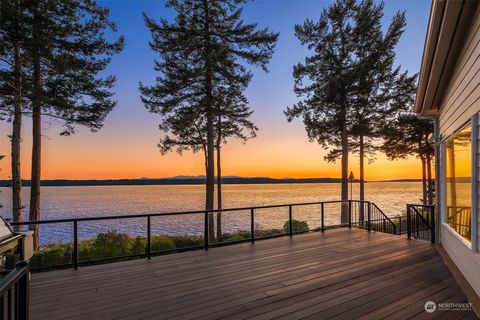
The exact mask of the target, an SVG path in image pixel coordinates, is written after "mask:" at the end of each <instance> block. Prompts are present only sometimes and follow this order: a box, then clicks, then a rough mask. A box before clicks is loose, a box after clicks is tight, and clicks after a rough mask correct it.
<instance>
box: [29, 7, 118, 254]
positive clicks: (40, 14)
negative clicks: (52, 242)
mask: <svg viewBox="0 0 480 320" xmlns="http://www.w3.org/2000/svg"><path fill="white" fill-rule="evenodd" d="M28 10H29V12H30V16H31V30H32V31H31V32H32V39H31V41H30V42H29V44H28V46H27V48H26V51H27V52H29V54H28V56H29V57H30V59H31V62H30V63H31V70H32V71H31V73H30V77H31V80H30V81H31V82H32V94H31V98H30V99H31V109H32V111H31V116H32V120H33V126H32V133H33V136H32V171H31V193H30V215H29V218H30V220H31V221H34V220H39V218H40V181H41V139H42V130H41V124H42V117H44V116H49V117H53V118H56V119H59V120H62V121H63V123H64V130H63V131H62V132H61V134H63V135H70V134H73V133H75V126H76V125H82V126H85V127H88V128H90V129H91V130H92V131H97V130H99V129H100V128H101V127H102V125H103V122H104V120H105V118H106V116H107V114H108V113H109V112H110V111H111V110H112V108H113V107H114V106H115V104H116V102H115V101H114V100H113V97H112V96H113V93H112V92H111V89H112V87H113V85H114V83H115V77H114V76H103V75H100V73H101V72H102V71H104V70H105V68H106V67H107V65H108V63H109V62H110V60H111V57H112V55H113V54H115V53H118V52H120V51H121V50H122V48H123V43H124V39H123V37H120V38H119V39H118V40H116V41H113V42H110V41H108V40H107V39H106V35H105V34H104V31H105V30H110V31H113V32H115V31H116V28H115V25H114V23H112V22H111V21H109V20H108V16H109V11H108V10H107V9H105V8H103V7H100V6H98V5H97V4H96V3H95V1H92V0H69V1H48V0H38V1H34V2H32V3H31V4H30V6H29V7H28ZM31 228H32V229H33V230H34V231H35V241H34V245H35V248H38V225H32V226H31Z"/></svg>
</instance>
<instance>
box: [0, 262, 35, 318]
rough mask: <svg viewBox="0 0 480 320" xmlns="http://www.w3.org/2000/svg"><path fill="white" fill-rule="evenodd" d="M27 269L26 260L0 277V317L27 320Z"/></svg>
mask: <svg viewBox="0 0 480 320" xmlns="http://www.w3.org/2000/svg"><path fill="white" fill-rule="evenodd" d="M28 286H29V269H28V263H27V262H26V261H21V262H19V263H17V265H16V266H15V269H14V270H12V271H11V272H9V273H8V274H7V275H6V276H5V277H4V278H2V279H0V319H5V320H10V319H15V320H28V308H29V307H28V301H29V296H28V292H29V288H28Z"/></svg>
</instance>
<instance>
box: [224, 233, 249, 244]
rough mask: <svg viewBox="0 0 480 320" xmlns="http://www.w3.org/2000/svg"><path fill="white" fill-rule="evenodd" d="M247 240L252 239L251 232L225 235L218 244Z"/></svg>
mask: <svg viewBox="0 0 480 320" xmlns="http://www.w3.org/2000/svg"><path fill="white" fill-rule="evenodd" d="M246 239H250V232H247V231H239V232H236V233H223V234H222V236H221V237H219V238H218V239H217V242H227V241H242V240H246Z"/></svg>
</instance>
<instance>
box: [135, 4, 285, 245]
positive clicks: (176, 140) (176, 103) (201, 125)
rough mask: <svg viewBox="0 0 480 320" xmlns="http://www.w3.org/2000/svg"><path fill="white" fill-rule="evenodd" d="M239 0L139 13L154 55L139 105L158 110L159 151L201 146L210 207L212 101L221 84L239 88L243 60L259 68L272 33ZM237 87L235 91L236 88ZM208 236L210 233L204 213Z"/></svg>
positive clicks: (243, 80)
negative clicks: (157, 14)
mask: <svg viewBox="0 0 480 320" xmlns="http://www.w3.org/2000/svg"><path fill="white" fill-rule="evenodd" d="M245 2H246V1H242V0H215V1H214V0H184V1H179V0H170V1H167V6H169V7H172V8H173V9H174V10H175V11H176V12H177V16H176V18H175V21H174V22H172V23H170V22H168V21H167V20H166V19H161V20H160V22H159V23H157V22H155V21H154V20H153V19H151V18H149V17H147V16H145V23H146V25H147V27H148V28H149V29H150V31H151V33H152V39H153V40H152V41H151V43H150V46H151V48H152V50H154V51H155V52H157V53H158V54H159V55H160V58H161V60H159V61H156V62H155V70H156V71H158V72H159V73H160V75H159V76H158V77H157V79H156V83H155V84H154V85H153V86H146V85H143V84H140V92H141V94H142V101H143V103H144V104H145V107H146V108H147V109H148V110H149V111H151V112H154V113H158V114H160V116H161V123H160V129H161V130H162V131H164V132H166V134H167V135H166V137H165V138H164V139H163V140H162V141H161V142H160V147H161V150H162V151H166V150H169V149H171V148H172V147H173V146H175V147H176V148H177V151H180V152H181V151H183V150H187V149H191V150H194V151H199V150H203V152H204V156H205V172H206V193H205V209H206V210H212V209H214V188H215V185H214V183H215V161H214V154H215V145H216V140H217V138H218V137H216V136H215V122H216V115H217V119H218V114H217V113H218V112H217V110H218V108H216V106H217V107H218V103H221V102H220V101H222V97H221V95H222V94H224V93H225V88H228V87H238V88H241V89H243V88H245V87H246V86H247V85H248V83H249V82H250V79H251V73H250V72H249V71H248V69H247V67H246V65H254V66H259V67H261V68H262V69H264V70H267V69H266V66H267V64H268V62H269V60H270V58H271V56H272V54H273V51H274V47H275V44H276V41H277V38H278V34H275V33H271V32H269V31H268V30H267V29H258V28H257V25H256V24H248V23H245V22H244V21H243V20H242V18H241V14H242V8H241V4H243V3H245ZM240 93H241V92H240ZM209 231H210V232H209V238H210V240H213V239H214V237H215V230H214V217H213V214H211V215H209Z"/></svg>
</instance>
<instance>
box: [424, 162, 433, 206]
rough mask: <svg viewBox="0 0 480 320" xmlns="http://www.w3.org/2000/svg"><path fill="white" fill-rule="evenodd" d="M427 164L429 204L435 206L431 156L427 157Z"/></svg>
mask: <svg viewBox="0 0 480 320" xmlns="http://www.w3.org/2000/svg"><path fill="white" fill-rule="evenodd" d="M426 162H427V193H428V204H429V205H433V185H432V181H433V180H432V156H431V155H430V154H427V155H426Z"/></svg>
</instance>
